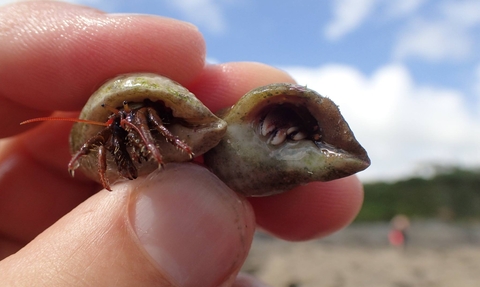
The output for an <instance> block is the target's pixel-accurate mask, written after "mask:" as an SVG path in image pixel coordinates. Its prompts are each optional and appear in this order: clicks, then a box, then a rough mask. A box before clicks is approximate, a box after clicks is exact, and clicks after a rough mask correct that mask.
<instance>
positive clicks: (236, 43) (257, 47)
mask: <svg viewBox="0 0 480 287" xmlns="http://www.w3.org/2000/svg"><path fill="white" fill-rule="evenodd" d="M2 1H3V2H2ZM7 2H12V1H9V0H0V4H2V3H7ZM69 2H74V3H78V4H83V5H88V6H92V7H96V8H98V9H101V10H104V11H106V12H112V13H147V14H157V15H162V16H167V17H172V18H176V19H181V20H184V21H188V22H191V23H194V24H195V25H197V26H198V27H199V29H200V31H201V32H202V33H203V35H204V37H205V40H206V43H207V57H208V59H209V60H210V61H211V62H220V63H221V62H229V61H258V62H263V63H266V64H270V65H273V66H276V67H279V68H282V69H284V70H286V71H288V72H290V73H291V74H292V75H293V76H294V77H295V78H296V79H297V81H298V82H299V83H301V84H306V85H308V86H309V87H310V88H313V89H315V90H317V91H318V92H320V93H321V94H323V95H327V96H328V97H330V98H331V99H333V100H334V101H335V102H336V103H337V104H339V106H340V108H341V110H342V112H343V114H344V116H345V118H346V119H347V121H348V122H349V124H350V126H351V127H352V129H353V130H354V132H355V134H356V136H357V138H358V139H359V141H360V142H361V143H362V144H363V145H364V146H365V147H366V149H367V150H368V152H369V154H370V155H371V158H372V167H371V168H369V169H368V170H367V171H365V172H362V173H360V174H359V175H360V177H361V178H362V179H364V180H379V179H387V180H388V179H398V178H403V177H406V176H410V175H412V174H428V172H429V168H428V166H430V165H431V164H455V165H460V166H467V167H470V166H480V151H479V149H480V53H479V52H478V51H480V1H478V0H331V1H318V0H298V1H292V0H290V1H288V0H287V1H278V0H275V1H273V0H264V1H258V0H216V1H215V0H175V1H174V0H170V1H167V0H158V1H147V0H139V1H126V0H117V1H113V0H112V1H106V0H103V1H102V0H70V1H69Z"/></svg>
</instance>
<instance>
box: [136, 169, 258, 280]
mask: <svg viewBox="0 0 480 287" xmlns="http://www.w3.org/2000/svg"><path fill="white" fill-rule="evenodd" d="M135 194H136V202H135V204H134V209H133V210H132V213H131V222H132V225H133V229H134V230H135V232H136V234H137V236H138V239H139V242H140V243H141V244H142V245H143V248H144V249H145V251H146V252H147V253H148V254H149V256H151V258H152V259H153V261H154V262H156V263H157V264H158V268H159V270H160V271H161V272H163V273H164V275H165V278H171V280H172V281H173V282H171V283H173V284H174V285H175V286H219V285H220V284H221V283H222V282H223V281H225V280H227V278H228V277H230V276H231V275H232V274H233V273H235V274H236V272H237V271H238V269H239V268H240V266H241V265H242V264H243V261H244V260H245V258H246V255H247V253H248V250H249V248H250V244H251V240H252V237H253V230H254V227H253V224H254V219H253V215H252V214H253V213H252V211H251V209H250V205H249V204H248V203H246V201H245V200H243V199H241V198H239V197H238V196H237V195H236V194H235V193H234V192H233V191H231V190H230V189H229V188H228V187H226V185H225V184H224V183H223V182H221V181H220V180H219V179H218V178H217V177H215V176H214V175H213V174H211V173H210V172H209V171H208V170H207V169H205V168H203V167H201V166H198V165H196V164H190V163H188V164H168V165H166V167H165V168H164V169H162V170H159V171H156V172H154V173H152V174H151V175H149V176H148V177H147V178H146V179H144V180H143V181H142V182H140V183H139V184H138V185H137V187H136V190H135Z"/></svg>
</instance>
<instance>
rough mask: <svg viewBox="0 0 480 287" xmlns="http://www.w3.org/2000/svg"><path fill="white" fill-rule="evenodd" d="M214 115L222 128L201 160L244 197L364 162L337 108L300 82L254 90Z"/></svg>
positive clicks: (348, 170) (347, 171) (329, 176)
mask: <svg viewBox="0 0 480 287" xmlns="http://www.w3.org/2000/svg"><path fill="white" fill-rule="evenodd" d="M219 116H220V117H221V118H223V119H224V120H225V121H226V122H227V123H228V128H227V132H226V134H225V136H224V137H223V139H222V140H221V142H220V143H219V144H218V145H217V146H216V147H215V148H213V149H212V150H210V151H209V152H207V153H206V154H205V156H204V158H205V164H206V165H208V166H209V167H210V169H211V170H212V171H213V172H214V173H215V174H216V175H217V176H218V177H219V178H220V179H221V180H223V181H224V182H225V183H226V184H227V185H228V186H230V187H231V188H232V189H233V190H235V191H237V192H240V193H242V194H245V195H247V196H266V195H271V194H276V193H281V192H283V191H286V190H289V189H292V188H293V187H295V186H298V185H301V184H306V183H309V182H312V181H328V180H333V179H337V178H341V177H345V176H348V175H351V174H354V173H356V172H358V171H361V170H363V169H365V168H367V167H368V166H369V165H370V159H369V158H368V155H367V153H366V151H365V149H363V147H362V146H361V145H360V144H359V143H358V142H357V140H356V139H355V137H354V135H353V133H352V131H351V130H350V128H349V126H348V124H347V122H346V121H345V120H344V118H343V117H342V115H341V114H340V111H339V109H338V107H337V106H336V105H335V104H334V103H333V102H332V101H331V100H330V99H328V98H326V97H323V96H321V95H319V94H318V93H316V92H315V91H313V90H311V89H307V88H306V87H304V86H300V85H294V84H287V83H279V84H272V85H268V86H264V87H260V88H257V89H254V90H252V91H250V92H248V93H247V94H246V95H244V96H243V97H242V98H241V99H240V100H239V101H238V103H237V104H235V105H234V106H233V107H232V108H231V109H229V110H226V111H224V112H222V113H220V114H219Z"/></svg>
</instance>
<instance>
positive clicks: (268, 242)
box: [243, 222, 480, 287]
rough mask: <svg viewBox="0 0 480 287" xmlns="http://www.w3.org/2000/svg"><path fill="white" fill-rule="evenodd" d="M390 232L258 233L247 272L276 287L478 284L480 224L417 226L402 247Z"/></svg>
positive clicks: (372, 227)
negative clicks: (299, 238) (298, 236)
mask: <svg viewBox="0 0 480 287" xmlns="http://www.w3.org/2000/svg"><path fill="white" fill-rule="evenodd" d="M389 230H390V226H389V224H361V225H360V224H356V225H352V226H350V227H348V228H346V229H344V230H342V231H340V232H338V233H336V234H334V235H332V236H330V237H327V238H324V239H321V240H314V241H308V242H287V241H282V240H279V239H275V238H273V237H270V236H268V235H265V234H262V233H258V234H257V235H256V237H255V240H254V243H253V246H252V252H251V254H250V256H249V258H248V259H247V262H246V263H245V265H244V268H243V271H244V272H247V273H250V274H252V275H254V276H256V277H257V278H259V279H261V280H262V281H263V282H265V283H267V284H269V285H271V286H275V287H277V286H278V287H300V286H301V287H310V286H312V287H313V286H329V287H344V286H345V287H347V286H352V287H353V286H355V287H361V286H371V287H373V286H382V287H386V286H392V287H410V286H411V287H414V286H415V287H427V286H428V287H433V286H439V287H447V286H448V287H452V286H454V287H467V286H468V287H474V286H480V225H472V224H468V225H467V224H463V225H454V224H446V223H441V222H414V223H413V224H412V226H411V228H410V229H409V232H408V235H409V241H408V244H407V246H406V248H404V249H403V248H397V247H393V246H390V245H389V243H388V240H387V234H388V231H389Z"/></svg>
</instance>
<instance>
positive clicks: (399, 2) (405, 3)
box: [384, 0, 427, 17]
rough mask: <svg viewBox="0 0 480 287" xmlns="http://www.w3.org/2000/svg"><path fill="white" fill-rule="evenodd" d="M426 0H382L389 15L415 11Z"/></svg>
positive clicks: (407, 13) (397, 15)
mask: <svg viewBox="0 0 480 287" xmlns="http://www.w3.org/2000/svg"><path fill="white" fill-rule="evenodd" d="M426 1H427V0H384V4H385V5H386V12H387V14H388V15H390V16H396V17H400V16H405V15H409V14H412V13H414V12H416V11H417V10H418V9H419V8H420V7H421V6H422V5H423V4H424V3H425V2H426Z"/></svg>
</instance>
